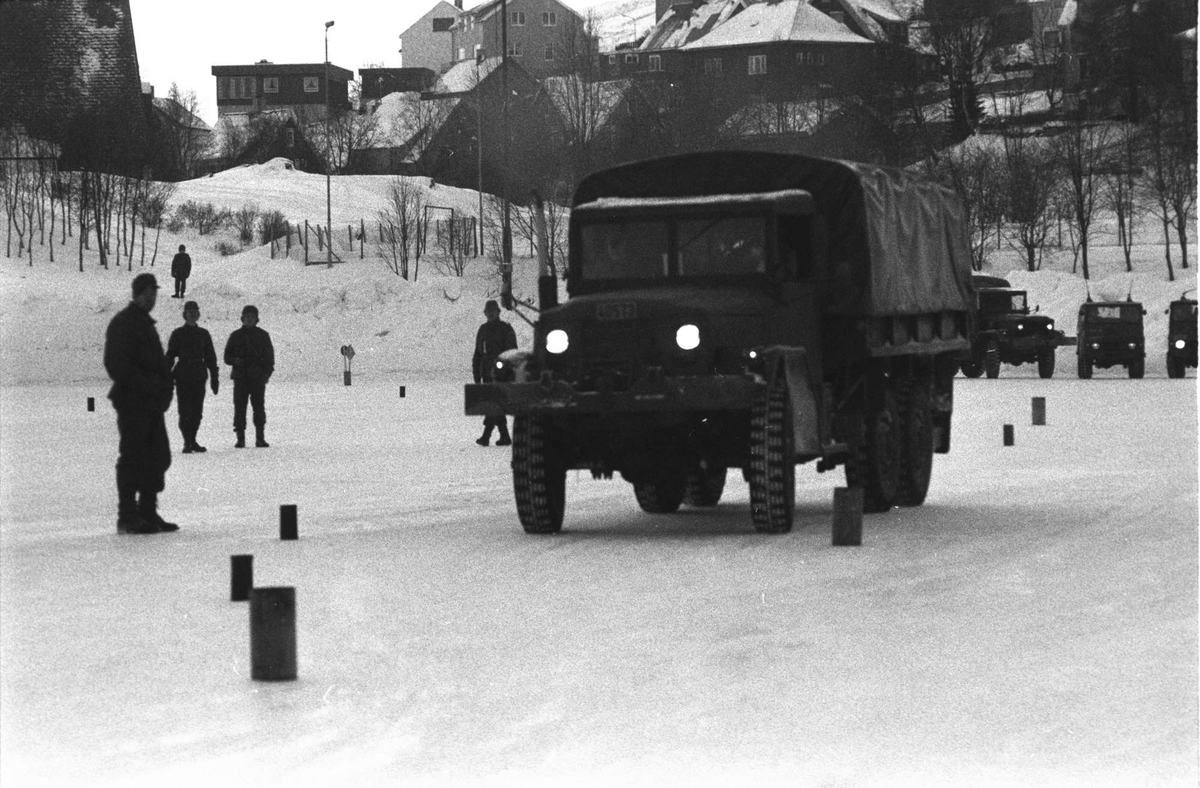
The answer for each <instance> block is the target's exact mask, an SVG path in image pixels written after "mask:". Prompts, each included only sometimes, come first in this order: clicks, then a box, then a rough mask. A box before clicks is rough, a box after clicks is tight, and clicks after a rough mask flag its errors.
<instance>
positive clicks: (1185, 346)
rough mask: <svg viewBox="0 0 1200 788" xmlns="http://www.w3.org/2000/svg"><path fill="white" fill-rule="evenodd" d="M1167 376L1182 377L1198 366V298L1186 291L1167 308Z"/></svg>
mask: <svg viewBox="0 0 1200 788" xmlns="http://www.w3.org/2000/svg"><path fill="white" fill-rule="evenodd" d="M1167 315H1168V317H1167V376H1168V377H1172V378H1182V377H1183V376H1184V375H1186V374H1187V368H1188V367H1191V368H1192V369H1195V368H1196V299H1194V298H1188V297H1187V293H1184V294H1183V295H1182V296H1181V297H1180V298H1179V299H1178V300H1175V301H1172V302H1171V305H1170V306H1169V307H1168V308H1167Z"/></svg>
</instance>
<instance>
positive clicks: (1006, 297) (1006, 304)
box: [979, 290, 1027, 312]
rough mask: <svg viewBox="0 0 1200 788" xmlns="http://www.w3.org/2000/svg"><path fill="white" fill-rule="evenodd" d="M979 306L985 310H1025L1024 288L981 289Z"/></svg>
mask: <svg viewBox="0 0 1200 788" xmlns="http://www.w3.org/2000/svg"><path fill="white" fill-rule="evenodd" d="M979 307H980V309H982V310H984V311H985V312H1024V311H1026V309H1027V307H1026V306H1025V292H1024V291H1022V290H1017V291H1014V290H980V291H979Z"/></svg>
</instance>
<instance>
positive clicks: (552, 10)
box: [452, 0, 595, 79]
mask: <svg viewBox="0 0 1200 788" xmlns="http://www.w3.org/2000/svg"><path fill="white" fill-rule="evenodd" d="M504 5H506V6H507V11H508V18H507V20H506V21H507V25H506V28H507V29H506V30H502V27H504V26H502V25H501V21H502V14H501V10H502V7H503V6H504ZM452 32H453V35H454V61H455V62H456V63H460V62H464V61H473V60H474V59H475V57H476V53H477V52H478V51H479V50H482V51H483V53H484V57H489V58H490V57H495V56H498V55H500V54H501V50H502V49H503V46H502V41H504V40H505V39H506V40H507V44H508V57H509V59H510V60H513V61H516V62H518V63H520V64H521V67H522V68H523V69H524V70H525V71H526V72H528V73H529V74H531V75H532V76H533V77H534V78H536V79H543V78H545V77H548V76H553V75H555V74H565V73H568V72H569V71H571V70H573V67H574V65H575V61H576V60H577V58H578V56H579V54H580V53H582V52H593V51H595V47H594V46H589V45H588V44H587V43H585V42H584V41H581V39H580V37H581V36H583V37H586V36H589V35H590V33H589V32H588V31H587V29H586V22H585V20H584V19H583V17H581V16H580V15H579V14H578V13H576V12H575V10H574V9H572V8H571V7H570V6H567V5H565V4H563V3H560V2H559V1H558V0H507V2H506V3H505V4H502V3H501V2H500V0H488V1H487V2H484V3H480V4H479V5H477V6H475V7H474V8H470V9H467V10H466V11H463V12H461V13H460V14H459V16H458V20H457V21H456V22H455V25H454V29H453V31H452Z"/></svg>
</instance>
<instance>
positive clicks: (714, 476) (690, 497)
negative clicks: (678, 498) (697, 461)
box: [683, 465, 727, 506]
mask: <svg viewBox="0 0 1200 788" xmlns="http://www.w3.org/2000/svg"><path fill="white" fill-rule="evenodd" d="M726 473H727V469H726V468H725V466H724V465H715V466H712V465H710V466H709V467H707V468H702V467H699V466H697V467H696V468H695V469H694V470H693V471H692V472H691V473H689V474H688V475H687V481H686V484H685V490H684V494H683V502H684V503H686V504H687V505H688V506H716V505H717V504H718V503H720V502H721V494H722V493H724V492H725V475H726Z"/></svg>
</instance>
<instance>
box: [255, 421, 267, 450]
mask: <svg viewBox="0 0 1200 788" xmlns="http://www.w3.org/2000/svg"><path fill="white" fill-rule="evenodd" d="M254 445H255V446H256V447H258V448H260V449H269V448H271V444H269V443H267V439H266V438H265V437H263V427H262V426H261V425H257V424H256V425H254Z"/></svg>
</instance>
